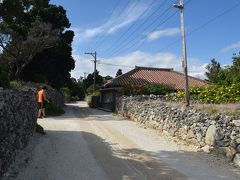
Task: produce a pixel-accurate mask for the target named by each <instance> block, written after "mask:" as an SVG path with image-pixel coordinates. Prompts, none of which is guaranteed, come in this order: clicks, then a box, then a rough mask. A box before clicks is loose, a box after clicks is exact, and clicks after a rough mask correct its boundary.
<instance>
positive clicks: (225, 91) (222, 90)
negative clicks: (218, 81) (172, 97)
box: [177, 84, 240, 104]
mask: <svg viewBox="0 0 240 180" xmlns="http://www.w3.org/2000/svg"><path fill="white" fill-rule="evenodd" d="M189 92H190V95H191V98H192V99H194V100H197V101H199V102H202V103H213V104H219V103H237V102H240V85H238V84H232V85H230V86H224V85H211V86H207V87H194V88H190V90H189ZM184 95H185V94H184V92H183V91H179V92H178V94H177V96H178V97H179V98H184Z"/></svg>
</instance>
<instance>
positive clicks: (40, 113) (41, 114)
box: [37, 86, 49, 118]
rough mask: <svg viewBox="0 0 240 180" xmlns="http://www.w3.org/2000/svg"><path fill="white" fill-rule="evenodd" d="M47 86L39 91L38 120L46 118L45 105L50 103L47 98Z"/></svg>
mask: <svg viewBox="0 0 240 180" xmlns="http://www.w3.org/2000/svg"><path fill="white" fill-rule="evenodd" d="M46 90H47V87H46V86H42V87H41V89H40V90H39V91H38V95H37V96H38V97H37V99H38V118H42V117H45V116H46V114H45V104H46V102H49V100H48V99H47V97H46Z"/></svg>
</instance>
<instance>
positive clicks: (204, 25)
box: [160, 0, 240, 51]
mask: <svg viewBox="0 0 240 180" xmlns="http://www.w3.org/2000/svg"><path fill="white" fill-rule="evenodd" d="M189 1H192V0H189ZM185 5H186V4H185ZM238 6H240V2H239V3H237V4H235V5H234V6H231V7H230V8H229V9H227V10H226V11H223V12H222V13H220V14H218V15H217V16H215V17H213V18H212V19H210V20H209V21H207V22H205V23H203V24H201V25H200V26H198V27H197V28H195V29H193V30H192V31H190V32H189V33H186V37H189V36H191V35H192V34H194V33H195V32H197V31H199V30H201V29H203V28H204V27H206V26H207V25H208V24H211V23H212V22H214V21H216V20H217V19H219V18H221V17H222V16H224V15H226V14H228V13H229V12H230V11H231V10H233V9H235V8H237V7H238ZM180 40H181V38H178V39H177V40H175V41H173V42H171V43H170V44H168V45H167V46H165V47H164V48H161V49H160V51H162V50H164V49H167V48H169V47H171V46H172V45H174V44H176V43H177V42H179V41H180Z"/></svg>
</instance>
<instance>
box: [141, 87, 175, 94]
mask: <svg viewBox="0 0 240 180" xmlns="http://www.w3.org/2000/svg"><path fill="white" fill-rule="evenodd" d="M170 91H171V90H170V88H169V87H167V86H166V85H163V84H146V85H145V86H144V88H143V92H142V93H143V94H145V95H149V94H154V95H165V94H167V93H169V92H170Z"/></svg>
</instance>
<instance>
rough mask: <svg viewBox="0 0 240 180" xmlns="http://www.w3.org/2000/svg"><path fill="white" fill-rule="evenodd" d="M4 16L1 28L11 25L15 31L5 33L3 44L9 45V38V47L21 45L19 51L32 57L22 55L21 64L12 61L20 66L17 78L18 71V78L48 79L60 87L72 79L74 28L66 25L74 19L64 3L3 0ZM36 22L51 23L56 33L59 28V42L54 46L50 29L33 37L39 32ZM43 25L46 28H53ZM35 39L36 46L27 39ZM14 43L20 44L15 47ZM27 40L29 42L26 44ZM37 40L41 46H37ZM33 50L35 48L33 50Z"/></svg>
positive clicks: (0, 12) (1, 13)
mask: <svg viewBox="0 0 240 180" xmlns="http://www.w3.org/2000/svg"><path fill="white" fill-rule="evenodd" d="M0 19H1V21H0V28H1V27H7V28H8V29H9V30H10V31H9V32H11V33H9V34H6V33H5V34H4V35H5V36H1V37H4V39H2V40H4V41H3V45H4V46H5V47H6V43H5V42H8V44H9V47H8V46H7V47H8V48H9V49H10V45H11V48H12V51H13V50H15V51H16V47H19V46H20V47H21V49H20V50H21V51H18V52H26V53H24V54H27V56H26V57H30V58H22V57H21V58H20V59H21V65H20V66H19V65H18V63H16V64H15V65H14V66H13V65H11V67H10V70H11V71H16V70H17V69H20V71H17V74H15V75H14V76H15V77H13V78H16V75H17V76H18V77H17V78H18V79H21V80H25V81H35V82H46V83H48V84H50V85H52V86H54V87H56V88H60V87H61V86H63V85H64V84H65V83H67V81H69V79H70V77H71V76H70V71H71V70H72V69H74V63H75V62H74V60H73V58H72V47H71V43H72V40H73V37H74V32H73V31H70V30H67V31H66V28H69V27H70V23H69V20H68V18H67V16H66V11H65V9H64V8H63V7H62V6H55V5H52V4H49V0H11V1H10V0H6V1H3V3H1V4H0ZM35 22H41V23H42V24H43V25H49V27H51V29H52V31H50V32H51V33H53V34H54V33H55V32H56V35H57V38H58V43H57V44H56V45H54V46H52V44H53V43H52V41H51V40H52V39H51V38H53V37H54V36H53V34H51V36H48V37H49V38H47V35H48V34H49V33H46V32H40V31H38V35H39V37H41V36H42V37H46V38H39V37H38V38H32V37H31V36H30V34H29V33H31V32H36V31H35V30H37V28H34V26H33V24H34V23H35ZM34 29H35V30H34ZM40 29H41V28H40ZM43 29H44V30H45V31H46V30H48V29H49V28H48V27H46V28H43ZM1 30H4V28H1ZM32 30H34V31H32ZM35 35H36V34H35ZM49 35H50V34H49ZM34 37H35V36H34ZM32 39H33V41H30V42H31V43H33V46H32V44H31V43H27V42H29V40H32ZM39 40H41V41H39ZM14 42H16V43H14ZM37 42H38V43H37ZM41 43H45V44H41ZM14 44H17V45H18V46H16V47H14V46H13V45H14ZM24 44H25V46H23V45H24ZM35 44H37V45H38V46H40V47H38V46H35ZM26 45H27V46H26ZM45 45H46V46H45ZM23 47H25V49H23ZM42 47H43V48H42ZM46 47H47V48H46ZM29 51H33V52H31V53H30V52H29ZM8 52H11V51H8ZM5 54H6V55H7V53H6V51H5V52H4V55H5ZM20 54H21V53H20ZM21 56H23V55H21ZM15 59H16V57H15ZM8 62H9V61H8ZM18 62H19V61H18ZM19 67H20V68H19Z"/></svg>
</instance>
